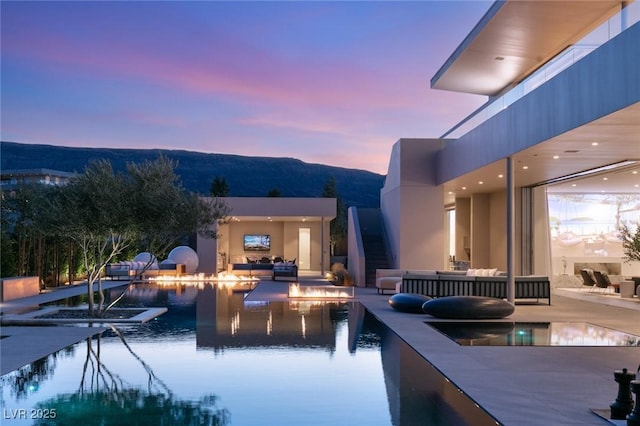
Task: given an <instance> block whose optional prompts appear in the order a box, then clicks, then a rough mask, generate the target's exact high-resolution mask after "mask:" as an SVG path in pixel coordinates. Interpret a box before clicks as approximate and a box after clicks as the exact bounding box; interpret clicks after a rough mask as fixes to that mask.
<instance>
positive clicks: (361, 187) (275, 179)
mask: <svg viewBox="0 0 640 426" xmlns="http://www.w3.org/2000/svg"><path fill="white" fill-rule="evenodd" d="M159 155H164V156H166V157H168V158H170V159H172V160H173V161H174V162H176V164H177V165H176V168H175V172H176V174H177V175H179V176H180V178H181V180H182V184H183V186H184V187H185V188H186V189H188V190H190V191H193V192H196V193H198V194H202V195H208V194H209V188H210V186H211V182H212V181H213V180H214V178H215V177H216V176H219V177H221V178H224V179H225V180H226V182H227V184H228V185H229V196H232V197H264V196H266V195H267V194H268V193H269V191H271V190H273V189H277V190H278V191H279V192H280V194H281V196H282V197H320V196H322V192H323V189H324V186H325V184H326V183H327V182H328V180H329V179H330V178H331V177H333V178H334V179H335V182H336V188H337V191H338V195H339V197H340V198H341V199H342V200H343V202H344V204H345V205H346V206H356V207H378V206H379V205H380V189H381V188H382V186H383V184H384V178H385V177H384V176H383V175H380V174H376V173H373V172H369V171H366V170H357V169H348V168H342V167H334V166H328V165H323V164H313V163H305V162H303V161H301V160H298V159H295V158H279V157H250V156H241V155H231V154H206V153H200V152H193V151H182V150H162V149H112V148H71V147H62V146H54V145H34V144H23V143H17V142H0V170H10V169H40V168H44V169H52V170H59V171H64V172H82V171H83V170H84V168H85V167H86V165H87V164H89V163H90V162H91V161H94V160H109V161H110V162H111V165H112V166H113V168H114V169H115V170H116V171H118V170H123V169H124V168H125V166H126V164H127V163H131V162H136V163H137V162H141V161H144V160H154V159H156V158H158V156H159Z"/></svg>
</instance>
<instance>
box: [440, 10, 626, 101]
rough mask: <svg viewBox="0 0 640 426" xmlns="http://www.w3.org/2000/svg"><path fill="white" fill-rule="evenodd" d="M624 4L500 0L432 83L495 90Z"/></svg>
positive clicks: (467, 90)
mask: <svg viewBox="0 0 640 426" xmlns="http://www.w3.org/2000/svg"><path fill="white" fill-rule="evenodd" d="M620 8H621V2H620V1H612V0H597V1H596V0H594V1H574V0H570V1H565V0H561V1H520V0H508V1H496V2H495V3H493V4H492V5H491V7H490V8H489V10H488V11H487V13H486V14H485V15H484V16H483V17H482V19H481V20H480V21H479V22H478V24H477V25H476V26H475V27H474V28H473V30H472V31H471V32H470V33H469V34H468V35H467V37H466V38H465V39H464V40H463V41H462V43H460V45H459V46H458V47H457V48H456V50H455V51H454V52H453V53H452V54H451V56H450V57H449V58H448V59H447V61H446V62H445V63H444V65H442V67H441V68H440V69H439V70H438V72H437V73H436V74H435V75H434V76H433V78H432V79H431V87H432V88H434V89H441V90H450V91H455V92H463V93H472V94H478V95H487V96H496V95H498V94H500V93H501V92H503V91H504V90H505V89H508V88H510V87H511V86H512V85H515V84H517V83H519V82H520V81H522V80H523V79H525V78H526V77H527V76H529V75H531V73H533V72H534V71H535V70H536V69H538V68H539V67H540V66H542V65H543V64H544V63H546V62H547V61H549V60H550V59H552V58H553V57H555V56H556V55H558V54H559V53H560V52H562V51H563V50H565V49H566V48H567V47H569V46H571V45H573V44H575V43H576V42H577V41H579V40H580V39H581V38H583V37H584V36H585V35H587V34H588V33H589V32H590V31H592V30H593V29H594V28H596V27H597V26H598V25H600V24H601V23H602V22H604V21H606V20H607V19H609V18H610V17H611V16H613V15H614V14H616V13H617V12H618V11H620Z"/></svg>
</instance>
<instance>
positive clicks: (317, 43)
mask: <svg viewBox="0 0 640 426" xmlns="http://www.w3.org/2000/svg"><path fill="white" fill-rule="evenodd" d="M490 5H491V2H487V1H414V2H399V1H380V2H367V1H353V2H342V1H333V2H306V1H305V2H271V1H262V2H241V1H236V2H217V1H199V2H171V1H161V2H146V1H145V2H142V1H123V2H75V1H72V2H56V1H46V2H12V1H2V2H1V3H0V8H1V10H0V12H1V20H2V22H1V37H2V38H1V54H2V58H1V61H2V62H1V66H2V81H1V83H2V86H1V97H2V98H1V101H2V102H1V108H2V112H1V117H0V118H1V120H2V121H1V135H0V136H1V139H2V140H3V141H12V142H21V143H39V144H51V145H59V146H75V147H112V148H162V149H184V150H189V151H198V152H206V153H222V154H239V155H252V156H269V157H293V158H298V159H300V160H302V161H306V162H310V163H321V164H327V165H331V166H339V167H348V168H356V169H363V170H369V171H372V172H376V173H381V174H385V173H386V172H387V166H388V160H389V154H390V152H391V147H392V145H393V144H394V143H395V142H396V141H397V140H398V139H400V138H403V137H407V138H409V137H439V136H441V135H442V134H443V133H444V132H445V131H447V130H448V129H449V128H451V127H452V126H453V125H455V124H456V123H457V122H458V121H460V120H461V119H463V118H464V117H465V116H466V115H467V114H469V113H471V112H472V111H473V110H475V109H476V108H477V107H478V106H480V105H481V104H482V103H484V102H485V101H486V98H485V97H481V96H473V95H465V94H459V93H453V92H446V91H441V90H431V89H430V79H431V78H432V77H433V75H434V74H435V73H436V72H437V70H438V69H439V68H440V66H441V65H442V64H443V63H444V62H445V61H446V59H447V58H448V57H449V55H450V54H451V53H452V52H453V50H454V49H455V48H456V47H457V46H458V45H459V44H460V42H461V41H462V40H463V38H464V37H465V36H466V35H467V34H468V33H469V31H470V30H471V29H472V28H473V27H474V25H475V24H476V23H477V22H478V21H479V20H480V18H481V17H482V16H483V15H484V13H485V12H486V11H487V10H488V8H489V6H490Z"/></svg>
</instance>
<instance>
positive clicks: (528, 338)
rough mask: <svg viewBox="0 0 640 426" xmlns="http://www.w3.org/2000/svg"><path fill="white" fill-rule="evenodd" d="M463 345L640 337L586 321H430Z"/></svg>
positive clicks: (625, 341)
mask: <svg viewBox="0 0 640 426" xmlns="http://www.w3.org/2000/svg"><path fill="white" fill-rule="evenodd" d="M427 324H428V325H429V326H431V327H433V328H435V329H436V330H438V331H440V332H441V333H443V334H444V335H445V336H447V337H449V338H450V339H451V340H453V341H455V342H456V343H458V344H459V345H462V346H640V337H639V336H635V335H633V334H629V333H625V332H622V331H618V330H614V329H611V328H606V327H601V326H599V325H595V324H591V323H586V322H504V321H501V322H489V321H486V322H477V321H476V322H464V321H460V322H428V323H427Z"/></svg>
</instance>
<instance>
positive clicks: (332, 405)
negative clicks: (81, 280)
mask: <svg viewBox="0 0 640 426" xmlns="http://www.w3.org/2000/svg"><path fill="white" fill-rule="evenodd" d="M119 292H120V291H119V290H112V295H111V297H115V296H116V295H117V294H119ZM245 296H246V292H239V291H234V290H232V289H229V288H218V287H217V286H215V285H206V286H204V287H202V288H197V287H189V286H183V285H174V286H171V287H159V286H157V285H153V284H145V285H137V286H136V287H132V290H131V291H130V294H129V295H128V296H127V298H126V299H125V300H124V301H123V303H121V304H120V306H154V307H162V306H164V307H167V308H168V312H167V313H165V314H163V315H161V316H160V317H158V318H156V319H155V320H152V321H150V322H148V323H145V324H142V325H126V326H117V328H116V327H114V328H113V329H110V330H107V331H105V332H104V333H102V334H100V335H98V336H94V338H91V339H87V340H86V341H82V342H79V343H77V344H75V345H72V346H69V347H67V348H65V349H63V350H61V351H58V352H56V353H54V354H51V355H49V356H48V357H45V358H43V359H41V360H38V361H37V362H34V363H32V364H30V365H27V366H25V367H23V368H21V369H19V370H17V371H14V372H11V373H9V374H6V375H4V376H2V377H1V378H0V385H1V392H2V401H3V413H2V415H3V416H4V418H3V422H2V424H11V425H14V424H16V425H18V424H42V425H45V424H46V425H53V424H60V425H76V424H82V425H93V424H100V425H146V424H149V425H161V424H165V425H173V424H188V425H251V426H259V425H413V424H429V425H471V424H473V425H485V424H486V425H489V424H496V422H495V420H493V419H492V418H491V417H490V416H489V415H488V414H487V413H486V412H485V411H483V410H482V409H481V408H479V407H478V406H477V405H475V404H474V403H473V402H472V401H470V400H469V399H468V398H467V397H466V396H465V395H464V394H463V393H462V392H460V391H459V390H457V389H454V390H451V389H449V388H450V387H452V386H453V385H452V384H451V383H449V382H448V381H446V380H444V379H443V378H442V376H440V375H439V373H438V372H437V371H436V370H435V369H434V368H433V367H432V366H431V365H430V364H429V363H428V362H427V361H426V360H424V359H423V358H421V357H420V356H419V355H418V354H417V353H416V352H415V351H413V350H412V349H411V348H410V347H408V346H407V345H406V344H404V342H402V341H401V339H399V338H398V337H397V336H396V335H395V334H394V333H392V332H390V331H389V330H388V329H386V327H384V325H382V324H381V323H379V322H378V321H377V320H376V319H375V318H374V317H373V316H371V315H369V314H368V313H367V312H366V311H365V309H364V308H363V307H362V305H360V304H359V303H357V302H353V301H352V302H288V301H279V302H267V301H249V299H248V298H246V297H245ZM65 304H67V305H69V304H73V303H70V302H69V301H66V302H65ZM52 332H55V329H52ZM8 340H10V339H8ZM443 390H444V391H443ZM18 410H24V412H25V413H26V417H27V418H20V416H19V415H16V413H22V411H18ZM52 413H54V415H55V418H51V414H52ZM32 414H33V416H32ZM34 416H35V418H34ZM45 416H48V417H49V418H47V419H45V418H43V417H45ZM38 417H39V418H38ZM7 419H8V420H7Z"/></svg>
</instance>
